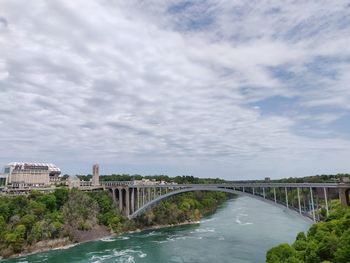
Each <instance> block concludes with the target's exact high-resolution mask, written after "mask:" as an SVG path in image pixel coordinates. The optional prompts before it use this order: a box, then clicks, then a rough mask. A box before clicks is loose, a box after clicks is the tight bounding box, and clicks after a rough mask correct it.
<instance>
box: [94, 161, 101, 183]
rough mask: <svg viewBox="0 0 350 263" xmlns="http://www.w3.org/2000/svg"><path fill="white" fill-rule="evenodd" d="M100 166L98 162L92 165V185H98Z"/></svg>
mask: <svg viewBox="0 0 350 263" xmlns="http://www.w3.org/2000/svg"><path fill="white" fill-rule="evenodd" d="M99 177H100V167H99V165H98V164H94V165H93V166H92V186H99V185H100V178H99Z"/></svg>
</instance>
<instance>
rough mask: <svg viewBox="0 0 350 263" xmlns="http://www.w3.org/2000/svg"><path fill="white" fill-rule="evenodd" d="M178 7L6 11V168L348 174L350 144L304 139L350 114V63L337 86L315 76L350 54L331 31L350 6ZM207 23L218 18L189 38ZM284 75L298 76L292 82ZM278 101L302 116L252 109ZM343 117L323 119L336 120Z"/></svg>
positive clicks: (0, 72)
mask: <svg viewBox="0 0 350 263" xmlns="http://www.w3.org/2000/svg"><path fill="white" fill-rule="evenodd" d="M180 2H181V1H161V2H159V1H155V2H153V4H152V2H147V4H146V2H142V1H127V2H126V1H117V2H115V3H111V2H110V1H73V2H72V1H50V2H40V3H39V2H37V1H29V2H28V3H27V5H26V6H27V7H28V6H30V8H27V7H24V5H23V3H22V1H5V3H6V4H5V5H4V8H3V13H2V14H1V15H2V16H3V17H5V18H6V21H7V27H6V31H1V28H0V45H1V47H2V48H1V49H0V57H1V59H2V60H1V61H0V100H1V104H0V121H1V122H0V124H1V129H0V142H1V145H2V146H3V148H5V149H7V150H6V151H3V152H2V153H0V159H2V160H4V161H10V160H14V161H15V160H18V159H19V158H20V159H23V161H25V160H29V159H33V160H38V161H40V160H49V161H52V162H55V161H56V160H57V162H59V164H61V165H62V166H63V167H62V168H63V169H64V167H74V163H75V162H76V163H82V164H87V163H92V162H95V161H98V162H101V164H103V165H106V166H108V167H110V168H109V169H110V170H111V171H112V169H113V171H115V172H118V171H120V170H119V167H120V166H121V167H128V169H129V170H127V171H125V172H134V171H138V172H139V170H138V169H141V170H142V167H144V171H145V172H144V173H152V172H154V173H155V172H158V171H160V170H161V171H164V172H167V173H169V174H175V173H192V174H195V175H197V176H215V177H216V176H223V177H226V178H231V179H232V178H233V177H235V178H238V177H241V176H250V177H255V178H257V177H260V178H261V177H263V176H265V175H266V174H270V173H272V174H273V175H275V176H276V177H278V176H287V175H293V174H296V175H303V174H306V173H317V172H322V171H334V172H337V171H340V169H344V168H347V169H349V168H350V167H346V166H344V165H343V163H342V161H343V160H339V161H336V160H334V159H332V158H330V156H333V155H334V154H335V153H337V154H338V153H341V154H343V155H346V154H349V150H348V149H349V146H350V142H349V140H347V139H344V138H320V137H317V136H315V138H310V137H309V136H308V137H306V136H303V135H302V134H300V133H295V132H294V130H293V129H295V127H298V123H299V122H300V121H303V120H305V119H308V117H310V116H309V115H310V114H309V113H306V112H305V113H304V112H303V109H308V108H309V107H314V106H316V105H317V106H322V105H326V106H329V105H332V106H336V107H342V108H346V109H348V108H347V107H348V106H345V105H349V103H348V102H349V98H350V95H349V92H348V91H349V89H348V84H347V83H349V82H348V79H349V73H348V72H349V71H348V67H349V64H348V62H343V63H337V62H336V63H334V65H332V67H333V70H334V71H335V72H337V77H336V78H329V77H327V76H323V75H322V74H320V73H317V72H314V71H312V72H311V71H310V70H309V69H308V68H307V67H306V65H307V63H310V62H311V61H314V60H315V59H317V58H318V57H320V56H329V57H337V56H343V57H344V56H345V57H346V56H349V55H350V52H349V51H350V50H349V49H348V47H347V45H345V40H346V39H347V38H349V34H346V31H345V30H344V29H342V28H341V26H339V25H333V24H332V23H333V22H334V23H335V21H338V20H339V19H337V18H339V17H342V16H343V15H344V12H346V11H344V9H343V8H342V6H344V5H343V4H339V5H334V3H332V4H327V8H325V7H324V6H323V7H322V8H320V6H319V5H318V4H315V3H309V4H304V3H300V4H298V3H294V2H293V3H292V2H291V3H283V5H282V4H281V5H279V6H273V5H271V4H270V3H267V2H259V3H256V5H254V7H253V6H250V5H243V4H242V3H238V2H234V1H224V0H221V1H209V2H206V3H202V4H203V5H204V6H202V5H200V4H194V5H192V6H191V7H189V8H186V9H185V10H182V11H181V12H169V8H170V6H172V5H175V4H178V3H180ZM339 3H340V2H339ZM324 5H326V3H324ZM180 7H181V5H180V6H179V7H178V8H180ZM328 7H329V8H328ZM24 8H25V10H24ZM180 9H181V8H180ZM203 10H204V11H205V12H204V11H203ZM19 12H20V13H22V14H23V15H22V16H18V13H19ZM203 14H204V18H205V16H210V17H211V19H212V21H211V22H210V23H209V22H208V24H206V23H204V22H203V23H204V24H203V26H201V25H196V27H193V28H191V23H190V22H189V21H191V19H192V20H193V19H196V18H198V19H203ZM325 18H327V19H328V20H326V22H322V21H323V20H324V19H325ZM200 21H202V20H200ZM204 21H205V20H204ZM327 21H328V22H327ZM192 22H193V21H192ZM179 23H189V24H188V25H187V26H186V27H185V26H184V25H183V24H179ZM327 47H329V49H327ZM342 47H344V48H343V49H339V48H342ZM273 68H285V69H287V70H289V71H290V72H292V73H293V74H295V75H296V76H297V77H295V80H294V81H292V82H290V81H286V80H285V79H284V78H282V77H280V76H276V75H274V74H273V72H272V70H271V69H273ZM299 79H303V80H304V81H307V83H308V85H310V83H311V82H313V81H316V80H317V83H320V84H322V85H319V86H317V87H315V86H313V85H310V86H307V87H304V86H302V85H303V84H300V83H298V80H299ZM277 95H279V96H283V97H293V98H298V102H297V103H298V105H299V106H300V110H298V111H297V112H294V113H290V114H282V113H281V112H278V111H277V110H276V111H275V112H273V114H269V115H264V114H261V112H262V111H263V108H262V107H261V106H259V107H257V106H255V107H254V106H251V105H249V103H253V102H257V101H259V100H262V99H266V98H270V97H273V96H277ZM343 114H344V113H342V114H339V116H342V115H343ZM337 116H338V114H337V113H335V114H334V113H332V114H331V113H328V114H327V113H326V114H324V113H322V114H321V113H320V114H317V116H313V117H314V118H313V119H314V120H316V121H317V122H319V123H323V124H329V123H332V121H334V120H336V119H337ZM308 160H309V161H308ZM318 162H322V166H320V169H318V168H317V167H316V166H315V165H316V164H318ZM149 165H152V168H149V167H148V166H149ZM137 167H138V168H137ZM139 167H141V168H139ZM160 167H161V168H160ZM167 167H168V168H169V170H167ZM310 167H314V169H311V168H310ZM215 168H217V169H218V170H220V174H215V175H213V174H212V173H213V171H215ZM321 168H322V169H321ZM67 169H71V168H67ZM75 169H76V167H75ZM85 169H87V168H86V167H82V166H81V167H78V170H79V171H76V172H80V171H86V170H85ZM258 171H260V172H258ZM69 172H73V171H71V170H69Z"/></svg>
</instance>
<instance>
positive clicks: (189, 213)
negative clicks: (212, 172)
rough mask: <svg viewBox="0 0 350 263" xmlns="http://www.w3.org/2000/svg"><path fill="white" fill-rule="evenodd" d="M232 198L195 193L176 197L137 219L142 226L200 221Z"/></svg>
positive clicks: (221, 193) (218, 193) (211, 193)
mask: <svg viewBox="0 0 350 263" xmlns="http://www.w3.org/2000/svg"><path fill="white" fill-rule="evenodd" d="M229 197H230V195H229V194H226V193H223V192H210V191H195V192H188V193H183V194H180V195H176V196H174V197H173V198H172V199H169V200H167V201H163V202H162V203H161V204H159V205H158V206H156V207H155V208H154V209H152V210H150V211H148V212H146V213H145V214H144V215H143V216H142V217H140V218H138V219H137V224H138V225H142V226H152V225H162V224H178V223H182V222H194V221H198V220H199V219H200V218H201V217H202V216H203V215H206V214H208V213H213V212H214V211H215V210H216V209H217V207H218V205H220V204H221V203H223V202H224V201H225V200H227V199H228V198H229Z"/></svg>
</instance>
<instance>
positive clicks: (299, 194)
mask: <svg viewBox="0 0 350 263" xmlns="http://www.w3.org/2000/svg"><path fill="white" fill-rule="evenodd" d="M297 192H298V205H299V214H301V205H300V190H299V187H298V188H297Z"/></svg>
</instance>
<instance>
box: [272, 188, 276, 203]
mask: <svg viewBox="0 0 350 263" xmlns="http://www.w3.org/2000/svg"><path fill="white" fill-rule="evenodd" d="M273 197H274V199H275V203H277V197H276V188H275V187H274V188H273Z"/></svg>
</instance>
